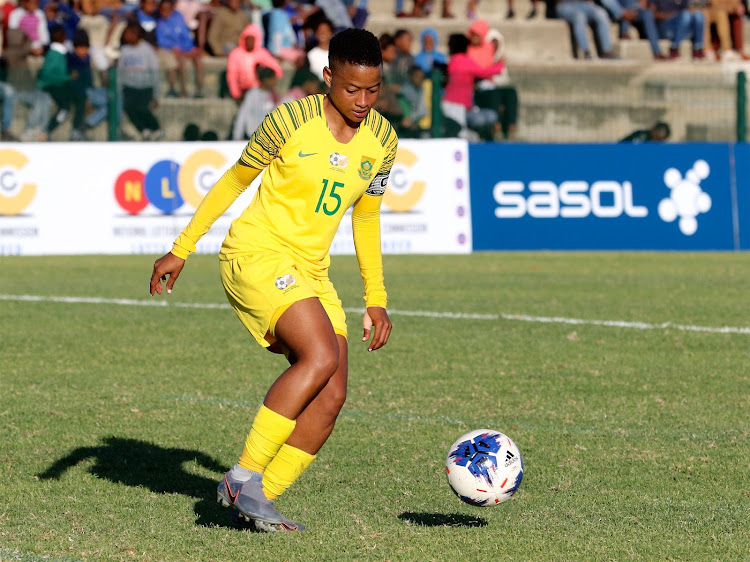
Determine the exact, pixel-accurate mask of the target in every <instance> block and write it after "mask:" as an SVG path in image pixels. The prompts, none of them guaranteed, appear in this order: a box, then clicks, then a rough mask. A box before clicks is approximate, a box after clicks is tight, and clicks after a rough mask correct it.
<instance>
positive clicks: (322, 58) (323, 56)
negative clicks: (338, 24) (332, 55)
mask: <svg viewBox="0 0 750 562" xmlns="http://www.w3.org/2000/svg"><path fill="white" fill-rule="evenodd" d="M331 37H333V24H332V23H331V22H330V21H328V20H326V19H323V20H320V21H319V22H318V23H317V24H316V25H315V39H316V40H317V42H318V44H317V45H315V46H314V47H313V48H312V49H310V50H309V51H307V63H308V65H309V66H310V70H311V71H312V72H313V73H314V74H315V75H316V76H317V77H318V79H319V80H323V69H324V68H325V67H326V66H328V44H329V43H330V42H331Z"/></svg>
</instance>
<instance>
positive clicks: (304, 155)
mask: <svg viewBox="0 0 750 562" xmlns="http://www.w3.org/2000/svg"><path fill="white" fill-rule="evenodd" d="M316 154H317V152H310V153H309V154H305V153H303V152H302V151H301V150H300V151H299V157H300V158H307V157H308V156H315V155H316Z"/></svg>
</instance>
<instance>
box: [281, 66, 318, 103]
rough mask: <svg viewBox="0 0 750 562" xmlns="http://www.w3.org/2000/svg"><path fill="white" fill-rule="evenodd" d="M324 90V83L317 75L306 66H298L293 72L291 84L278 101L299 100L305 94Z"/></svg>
mask: <svg viewBox="0 0 750 562" xmlns="http://www.w3.org/2000/svg"><path fill="white" fill-rule="evenodd" d="M324 91H325V83H324V82H323V81H321V80H318V77H317V76H316V75H315V74H314V73H313V72H312V71H310V70H308V69H306V68H300V69H299V70H298V71H297V72H295V73H294V77H293V78H292V86H291V88H290V89H289V91H288V92H287V93H286V95H285V96H284V97H282V98H281V102H280V103H286V102H289V101H295V100H301V99H302V98H304V97H306V96H311V95H313V94H322V93H323V92H324Z"/></svg>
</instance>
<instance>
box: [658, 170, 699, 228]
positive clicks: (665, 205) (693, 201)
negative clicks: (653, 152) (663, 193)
mask: <svg viewBox="0 0 750 562" xmlns="http://www.w3.org/2000/svg"><path fill="white" fill-rule="evenodd" d="M710 173H711V168H710V166H709V165H708V162H706V161H705V160H697V161H696V162H695V163H694V164H693V167H692V169H690V170H689V171H688V172H687V173H686V174H685V177H684V178H683V177H682V174H681V173H680V171H679V170H678V169H677V168H669V169H668V170H667V171H666V172H664V184H665V185H666V186H667V187H668V188H669V189H670V195H669V197H667V198H666V199H662V200H661V201H660V202H659V209H658V211H659V217H660V218H661V220H663V221H664V222H672V221H674V220H675V219H676V218H677V217H679V218H680V220H679V221H678V222H677V224H678V226H679V228H680V232H682V233H683V234H684V235H685V236H692V235H693V234H695V231H696V230H698V220H697V219H696V217H697V216H698V215H699V214H701V213H707V212H708V211H710V210H711V196H710V195H709V194H708V193H706V192H705V191H703V190H702V189H701V181H702V180H704V179H706V178H707V177H708V176H709V174H710Z"/></svg>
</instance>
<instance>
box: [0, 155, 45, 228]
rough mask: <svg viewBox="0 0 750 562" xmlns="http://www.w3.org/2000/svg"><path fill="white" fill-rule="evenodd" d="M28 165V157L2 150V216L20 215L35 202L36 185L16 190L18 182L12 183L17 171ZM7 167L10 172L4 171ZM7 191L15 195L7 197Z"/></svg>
mask: <svg viewBox="0 0 750 562" xmlns="http://www.w3.org/2000/svg"><path fill="white" fill-rule="evenodd" d="M28 163H29V159H28V158H27V157H26V155H24V154H22V153H21V152H18V151H17V150H11V149H5V150H0V180H2V181H0V215H6V216H14V215H20V214H21V213H22V212H23V211H24V209H26V207H28V206H29V205H30V204H31V202H32V201H33V200H34V196H35V195H36V184H33V183H24V184H22V185H21V187H20V188H18V189H16V188H17V185H18V184H17V181H12V180H13V179H14V177H15V170H21V169H23V168H24V167H25V166H26V164H28ZM6 167H7V168H10V170H7V171H2V168H6ZM6 191H13V192H14V193H12V194H11V195H6V193H5V192H6Z"/></svg>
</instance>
